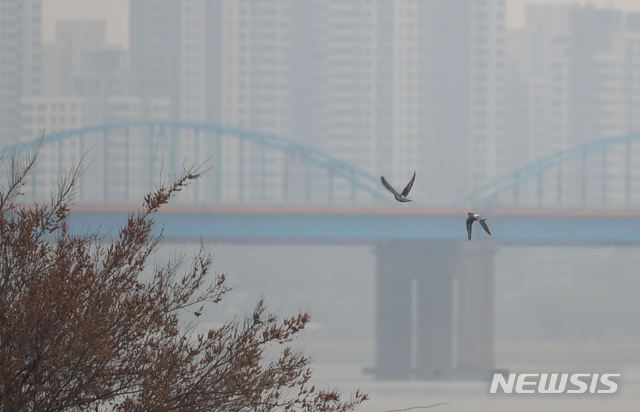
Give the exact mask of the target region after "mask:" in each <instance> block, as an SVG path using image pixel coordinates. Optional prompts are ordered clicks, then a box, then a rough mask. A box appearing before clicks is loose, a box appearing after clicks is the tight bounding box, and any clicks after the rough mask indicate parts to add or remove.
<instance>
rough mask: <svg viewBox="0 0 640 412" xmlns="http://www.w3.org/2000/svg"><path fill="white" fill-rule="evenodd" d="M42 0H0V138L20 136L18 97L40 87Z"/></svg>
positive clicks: (4, 140)
mask: <svg viewBox="0 0 640 412" xmlns="http://www.w3.org/2000/svg"><path fill="white" fill-rule="evenodd" d="M41 14H42V0H0V142H4V143H8V142H14V141H17V140H19V132H20V99H21V97H22V96H23V95H37V94H40V93H41V89H42V33H41Z"/></svg>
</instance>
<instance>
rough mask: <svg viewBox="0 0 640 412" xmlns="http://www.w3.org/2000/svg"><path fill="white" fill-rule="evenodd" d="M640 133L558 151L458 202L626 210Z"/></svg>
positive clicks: (634, 185)
mask: <svg viewBox="0 0 640 412" xmlns="http://www.w3.org/2000/svg"><path fill="white" fill-rule="evenodd" d="M639 140H640V133H632V134H628V135H624V136H615V137H606V138H602V139H597V140H594V141H591V142H588V143H583V144H580V145H577V146H574V147H571V148H569V149H565V150H560V151H558V152H555V153H553V154H550V155H548V156H545V157H543V158H541V159H539V160H536V161H534V162H531V163H529V164H526V165H524V166H522V167H519V168H517V169H514V170H512V171H510V172H508V173H505V174H503V175H502V176H499V177H498V178H496V179H494V180H493V181H491V182H489V183H487V184H485V185H483V186H481V187H479V188H478V189H477V190H475V191H473V192H471V193H469V194H467V195H466V196H464V197H463V198H462V199H461V200H460V201H459V203H460V204H464V203H470V202H471V203H493V204H500V205H503V206H514V207H519V206H525V207H532V206H533V207H580V208H609V207H620V208H628V207H631V206H633V205H635V204H637V203H640V147H639V145H638V144H637V142H638V141H639Z"/></svg>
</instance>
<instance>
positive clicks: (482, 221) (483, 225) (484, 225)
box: [480, 219, 491, 234]
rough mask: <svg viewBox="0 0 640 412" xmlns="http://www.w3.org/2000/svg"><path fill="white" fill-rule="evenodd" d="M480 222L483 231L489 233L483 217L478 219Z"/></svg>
mask: <svg viewBox="0 0 640 412" xmlns="http://www.w3.org/2000/svg"><path fill="white" fill-rule="evenodd" d="M480 224H481V225H482V227H483V228H484V230H485V232H487V233H488V234H491V232H490V231H489V226H487V223H486V222H485V221H484V219H483V220H481V221H480Z"/></svg>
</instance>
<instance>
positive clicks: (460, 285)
mask: <svg viewBox="0 0 640 412" xmlns="http://www.w3.org/2000/svg"><path fill="white" fill-rule="evenodd" d="M466 246H467V247H464V248H463V249H464V252H463V255H462V256H460V258H459V259H458V268H457V273H456V289H457V294H456V295H457V311H456V312H457V322H456V332H457V333H456V334H457V339H456V354H457V359H456V360H457V362H456V363H457V365H456V377H457V378H458V379H486V378H488V377H489V375H490V373H491V372H492V370H493V361H494V352H493V344H494V312H493V306H494V305H493V277H494V276H493V269H494V265H493V261H494V255H495V251H494V250H493V248H492V247H491V246H486V245H485V244H481V243H477V244H469V245H466Z"/></svg>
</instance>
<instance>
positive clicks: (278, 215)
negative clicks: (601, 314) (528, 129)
mask: <svg viewBox="0 0 640 412" xmlns="http://www.w3.org/2000/svg"><path fill="white" fill-rule="evenodd" d="M132 210H135V207H124V206H120V207H119V206H93V207H92V206H77V207H74V208H73V209H72V223H73V225H74V227H82V226H85V227H86V226H87V225H91V226H97V225H99V224H100V225H101V226H102V228H103V230H107V229H110V230H111V231H112V232H113V231H114V230H115V229H116V228H117V227H119V226H121V225H122V224H123V223H124V222H125V219H126V214H127V213H128V212H130V211H132ZM466 216H467V210H460V209H416V208H411V209H409V208H404V209H400V208H397V209H396V208H309V207H300V208H296V207H285V208H281V207H201V206H186V207H167V208H165V209H163V210H162V211H161V212H160V213H159V214H157V215H156V216H155V218H156V219H157V221H158V223H159V225H161V226H162V227H164V235H165V236H166V237H168V238H183V239H193V240H197V239H199V238H203V239H205V240H208V241H225V242H260V243H262V242H286V243H297V242H311V243H314V242H318V243H334V242H335V243H339V242H354V243H362V244H373V243H378V242H381V241H386V240H392V239H395V240H401V239H407V240H415V239H450V240H455V239H459V240H461V241H464V240H466V228H465V220H466ZM483 216H485V217H487V223H488V224H489V228H490V229H491V232H492V234H493V236H491V237H489V236H488V235H486V234H485V233H484V232H483V231H482V230H481V229H480V227H479V226H478V227H474V238H475V239H477V240H478V241H493V242H497V243H499V244H505V245H511V244H514V245H515V244H529V243H540V244H553V243H568V244H580V243H584V244H626V245H632V244H636V243H640V211H628V210H624V211H612V210H607V211H599V210H574V211H572V210H508V209H505V210H495V211H493V212H491V213H483Z"/></svg>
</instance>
